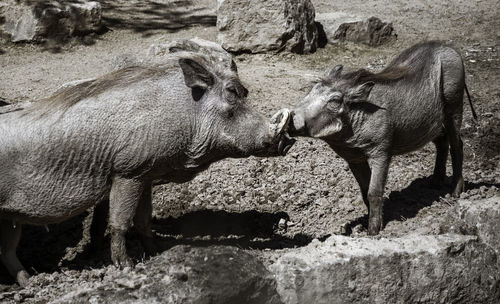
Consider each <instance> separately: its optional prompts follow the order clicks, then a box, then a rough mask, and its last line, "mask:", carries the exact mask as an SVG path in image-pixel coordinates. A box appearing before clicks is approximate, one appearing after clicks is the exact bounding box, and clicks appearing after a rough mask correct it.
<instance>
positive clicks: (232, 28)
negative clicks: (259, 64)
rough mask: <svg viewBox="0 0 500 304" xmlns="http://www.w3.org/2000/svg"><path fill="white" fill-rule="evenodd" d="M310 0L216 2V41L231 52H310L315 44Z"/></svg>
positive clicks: (315, 35) (316, 36)
mask: <svg viewBox="0 0 500 304" xmlns="http://www.w3.org/2000/svg"><path fill="white" fill-rule="evenodd" d="M314 17H315V12H314V7H313V5H312V3H311V1H310V0H266V1H262V0H248V1H241V0H219V2H218V9H217V29H218V30H219V34H218V40H219V42H220V43H221V44H222V47H223V48H224V49H226V50H228V51H230V52H236V53H241V52H248V53H261V52H267V51H281V50H288V51H291V52H294V53H299V54H303V53H312V52H314V51H316V48H317V44H318V31H317V28H316V24H315V22H314Z"/></svg>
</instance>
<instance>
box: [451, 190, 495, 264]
mask: <svg viewBox="0 0 500 304" xmlns="http://www.w3.org/2000/svg"><path fill="white" fill-rule="evenodd" d="M441 231H442V232H454V233H460V234H466V235H476V236H478V237H479V239H480V240H481V241H482V242H483V243H485V244H487V245H488V246H491V247H492V248H493V249H494V250H495V251H496V253H497V254H500V197H498V196H494V197H491V198H487V199H482V200H474V201H471V200H464V199H461V200H459V201H458V203H457V204H456V206H454V207H453V208H451V209H450V210H449V211H448V213H447V214H446V216H445V220H444V221H443V223H442V224H441ZM499 262H500V261H499Z"/></svg>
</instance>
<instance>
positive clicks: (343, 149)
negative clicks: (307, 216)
mask: <svg viewBox="0 0 500 304" xmlns="http://www.w3.org/2000/svg"><path fill="white" fill-rule="evenodd" d="M464 89H465V90H466V87H465V79H464V66H463V62H462V59H461V57H460V55H459V54H458V53H457V52H456V51H455V50H453V49H452V48H449V47H447V46H444V45H442V44H440V43H439V42H426V43H421V44H417V45H415V46H412V47H410V48H409V49H407V50H405V51H403V52H402V53H401V54H400V55H399V56H398V57H397V58H396V59H394V60H393V61H392V62H391V63H390V64H389V65H388V66H387V67H386V68H385V69H384V70H382V71H381V72H379V73H371V72H369V71H367V70H364V69H361V70H357V71H354V72H350V73H342V66H341V65H337V66H335V67H334V68H333V69H332V70H331V71H330V73H329V74H328V76H327V77H326V78H325V79H323V80H322V81H320V82H319V83H317V84H316V85H315V86H314V87H313V88H312V89H311V91H310V92H309V94H308V95H307V96H306V97H305V98H304V99H303V100H302V101H300V102H299V103H298V104H297V105H296V108H295V109H294V110H293V119H292V123H291V127H290V134H291V135H295V136H310V137H315V138H321V139H322V140H324V141H325V142H327V143H328V144H329V145H330V147H331V148H332V149H333V150H334V151H335V152H336V153H337V154H338V155H340V156H341V157H342V158H344V159H345V160H346V161H347V162H348V163H349V167H350V169H351V171H352V173H353V174H354V177H355V178H356V180H357V182H358V184H359V186H360V188H361V193H362V197H363V201H364V203H365V204H366V206H367V208H368V213H369V221H368V233H369V234H371V235H373V234H377V233H378V232H379V231H380V229H381V228H382V223H383V221H382V209H383V193H384V187H385V184H386V179H387V172H388V169H389V163H390V160H391V157H392V156H393V155H398V154H404V153H408V152H411V151H414V150H416V149H418V148H420V147H422V146H424V145H425V144H427V143H428V142H429V141H433V142H434V144H435V145H436V148H437V156H436V164H435V167H434V175H433V181H434V182H438V183H442V182H443V180H444V178H445V177H446V159H447V156H448V147H449V148H450V149H451V160H452V164H453V183H454V189H453V194H454V195H458V194H460V192H462V191H463V188H464V181H463V177H462V160H463V150H462V140H461V139H460V125H461V122H462V112H463V94H464ZM469 100H470V99H469ZM471 107H472V104H471ZM473 111H474V110H473ZM473 114H474V117H475V113H474V112H473Z"/></svg>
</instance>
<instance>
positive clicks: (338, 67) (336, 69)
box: [328, 64, 344, 79]
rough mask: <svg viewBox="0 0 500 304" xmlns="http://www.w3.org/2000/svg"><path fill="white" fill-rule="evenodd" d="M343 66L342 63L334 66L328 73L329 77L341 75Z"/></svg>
mask: <svg viewBox="0 0 500 304" xmlns="http://www.w3.org/2000/svg"><path fill="white" fill-rule="evenodd" d="M343 68H344V66H342V65H341V64H339V65H336V66H334V67H333V68H332V70H331V71H330V73H328V79H335V78H337V77H339V76H340V73H342V69H343Z"/></svg>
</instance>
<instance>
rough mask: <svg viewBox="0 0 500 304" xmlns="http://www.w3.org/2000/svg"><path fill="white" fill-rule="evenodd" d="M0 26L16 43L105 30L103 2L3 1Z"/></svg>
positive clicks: (0, 10)
mask: <svg viewBox="0 0 500 304" xmlns="http://www.w3.org/2000/svg"><path fill="white" fill-rule="evenodd" d="M0 16H1V17H2V19H3V20H4V23H3V25H1V26H0V31H3V32H4V33H6V34H7V35H9V36H10V40H11V41H12V42H20V41H28V42H29V41H41V40H43V39H44V38H58V39H64V38H67V37H69V36H74V35H82V34H87V33H90V32H97V31H99V30H100V29H101V5H100V3H99V2H95V1H84V2H81V3H72V2H67V3H66V2H63V1H60V2H58V1H21V2H20V1H15V0H8V1H7V2H5V3H2V4H0Z"/></svg>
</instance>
